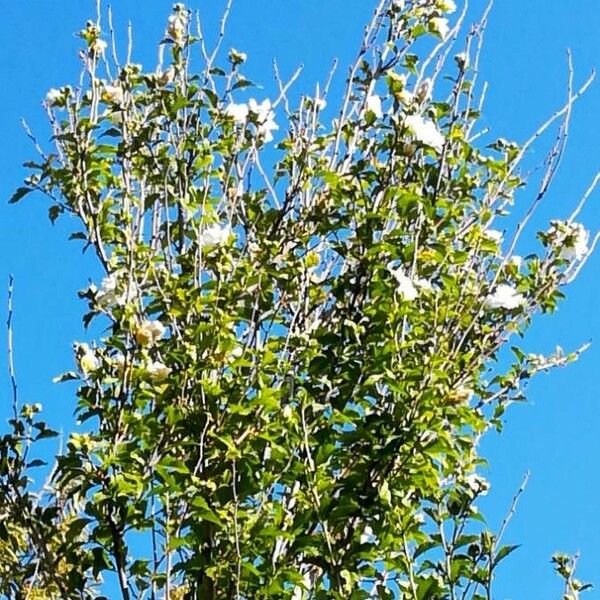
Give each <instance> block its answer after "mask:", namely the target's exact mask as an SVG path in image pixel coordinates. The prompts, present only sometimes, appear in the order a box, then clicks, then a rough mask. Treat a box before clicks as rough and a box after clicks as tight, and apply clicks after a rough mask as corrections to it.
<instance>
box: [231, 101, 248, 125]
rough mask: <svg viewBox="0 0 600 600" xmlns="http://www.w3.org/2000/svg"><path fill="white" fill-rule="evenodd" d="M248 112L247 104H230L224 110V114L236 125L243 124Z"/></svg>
mask: <svg viewBox="0 0 600 600" xmlns="http://www.w3.org/2000/svg"><path fill="white" fill-rule="evenodd" d="M249 113H250V110H249V108H248V105H247V104H236V103H235V102H230V103H229V104H228V105H227V108H226V109H225V114H226V115H227V116H229V117H231V118H232V119H233V120H234V121H235V122H236V123H240V124H241V123H245V122H246V119H247V118H248V114H249Z"/></svg>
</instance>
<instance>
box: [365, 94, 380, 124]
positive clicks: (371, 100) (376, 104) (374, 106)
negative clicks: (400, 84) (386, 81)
mask: <svg viewBox="0 0 600 600" xmlns="http://www.w3.org/2000/svg"><path fill="white" fill-rule="evenodd" d="M365 106H366V107H367V110H368V111H371V112H372V113H373V114H374V115H375V116H376V117H377V118H378V119H381V118H382V117H383V110H382V108H381V98H380V97H379V96H378V95H377V94H371V95H370V96H368V97H367V100H366V103H365Z"/></svg>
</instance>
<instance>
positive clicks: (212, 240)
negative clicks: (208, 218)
mask: <svg viewBox="0 0 600 600" xmlns="http://www.w3.org/2000/svg"><path fill="white" fill-rule="evenodd" d="M230 236H231V225H229V224H226V225H220V224H219V223H213V224H212V225H208V226H207V227H206V228H205V229H204V230H203V231H202V237H201V245H202V246H218V245H220V244H224V243H226V242H227V240H229V237H230Z"/></svg>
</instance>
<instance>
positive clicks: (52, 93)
mask: <svg viewBox="0 0 600 600" xmlns="http://www.w3.org/2000/svg"><path fill="white" fill-rule="evenodd" d="M61 99H62V92H61V91H60V90H57V89H56V88H52V89H50V90H48V93H47V94H46V104H47V105H48V106H56V104H57V103H58V102H60V100H61Z"/></svg>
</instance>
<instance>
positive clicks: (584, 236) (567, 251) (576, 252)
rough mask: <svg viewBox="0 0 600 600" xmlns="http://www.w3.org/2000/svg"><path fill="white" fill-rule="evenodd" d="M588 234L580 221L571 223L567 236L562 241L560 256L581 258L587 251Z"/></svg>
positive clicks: (574, 258)
mask: <svg viewBox="0 0 600 600" xmlns="http://www.w3.org/2000/svg"><path fill="white" fill-rule="evenodd" d="M589 237H590V234H589V232H588V231H587V230H586V229H585V228H584V227H583V225H581V224H580V223H573V224H571V230H570V231H569V234H568V237H567V238H566V239H565V240H564V242H563V247H562V250H561V252H560V256H561V258H564V259H566V260H581V259H582V258H585V256H586V255H587V253H588V252H589V248H588V241H589Z"/></svg>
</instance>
